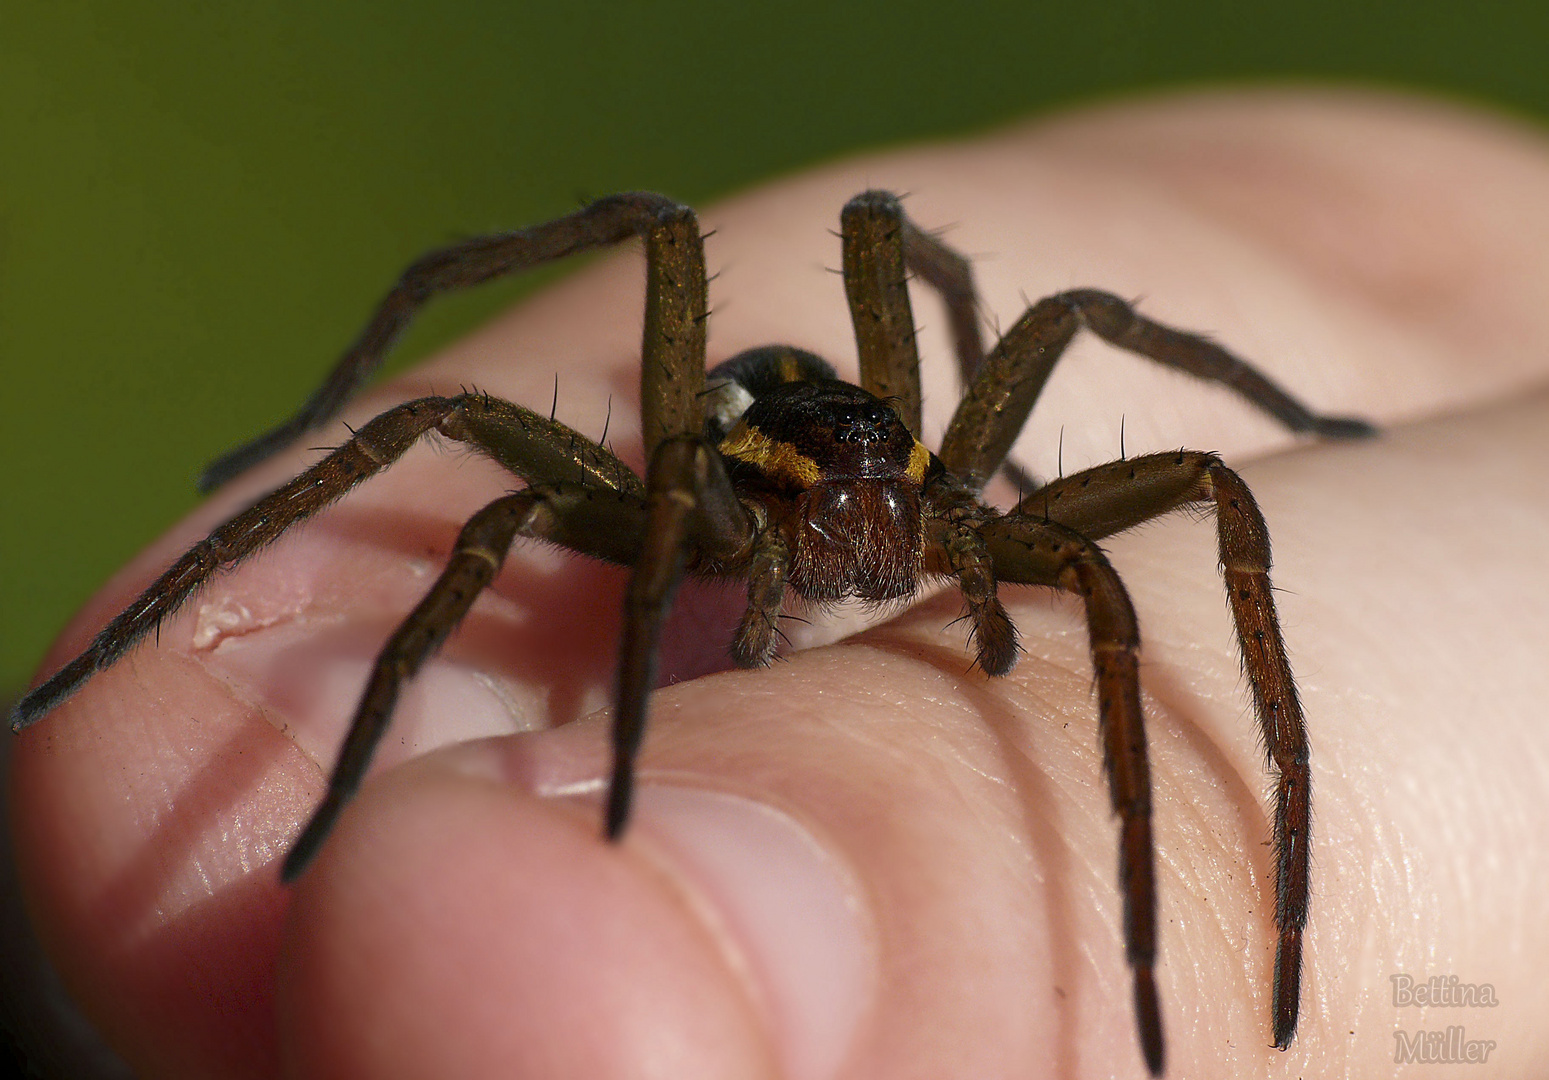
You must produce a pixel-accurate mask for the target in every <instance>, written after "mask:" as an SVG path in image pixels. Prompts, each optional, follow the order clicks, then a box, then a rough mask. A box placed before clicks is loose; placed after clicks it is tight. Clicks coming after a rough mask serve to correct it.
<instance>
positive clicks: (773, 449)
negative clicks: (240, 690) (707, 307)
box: [719, 379, 939, 601]
mask: <svg viewBox="0 0 1549 1080" xmlns="http://www.w3.org/2000/svg"><path fill="white" fill-rule="evenodd" d="M719 450H720V453H721V455H722V457H723V458H725V459H726V464H727V468H728V471H729V472H730V473H731V477H732V481H733V483H734V484H735V485H736V487H737V491H738V493H739V494H740V495H742V496H743V497H744V498H746V499H751V500H754V501H756V502H758V503H759V504H760V505H761V506H762V507H763V508H764V510H765V513H766V515H767V519H768V522H769V524H768V527H769V528H772V529H779V530H780V531H781V532H782V533H783V534H784V536H785V539H786V543H787V546H788V548H789V551H790V566H789V570H788V572H787V575H786V583H787V584H788V585H789V586H790V587H791V588H792V589H794V590H795V591H796V592H797V593H799V594H800V595H802V596H805V597H807V598H809V599H814V600H838V599H843V598H845V597H850V596H855V597H859V598H860V599H862V600H868V601H882V600H894V599H897V598H899V597H903V596H908V595H909V594H910V593H912V592H913V591H914V589H915V585H916V582H917V581H918V580H919V576H920V569H921V559H922V550H923V546H924V517H923V510H922V508H921V502H920V489H921V487H922V485H923V484H924V482H925V477H926V475H927V473H928V472H929V471H930V470H931V469H932V467H933V466H934V467H936V468H939V464H936V463H935V461H934V458H933V456H932V455H931V453H930V451H929V450H927V449H925V447H924V446H923V445H921V444H920V443H919V442H918V441H917V440H916V439H915V437H914V436H913V435H912V434H911V433H910V431H909V429H908V428H906V427H905V426H904V424H903V422H902V421H901V420H899V418H898V414H897V413H896V412H895V411H894V410H893V408H892V407H891V406H890V405H888V404H887V403H886V402H884V401H882V400H880V399H879V398H877V397H876V396H874V395H872V394H870V393H868V392H867V391H865V390H863V389H861V388H860V387H858V386H852V385H850V384H849V383H843V382H838V381H836V380H829V379H822V380H812V381H798V382H791V383H787V384H784V385H781V386H777V387H775V388H773V389H770V390H767V391H766V392H764V393H762V394H760V395H759V396H758V397H757V398H755V400H754V401H753V402H752V404H750V405H749V406H748V409H747V411H746V412H745V413H744V414H743V415H742V419H741V420H740V421H739V422H738V424H737V426H736V427H735V428H733V429H732V431H731V433H730V434H729V435H727V436H726V438H725V440H723V441H722V443H721V445H720V447H719Z"/></svg>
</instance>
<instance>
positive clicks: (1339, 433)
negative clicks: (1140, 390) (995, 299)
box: [940, 289, 1376, 487]
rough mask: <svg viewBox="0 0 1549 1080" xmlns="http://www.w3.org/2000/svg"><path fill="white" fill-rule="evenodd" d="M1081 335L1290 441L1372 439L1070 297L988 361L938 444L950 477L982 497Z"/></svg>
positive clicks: (1352, 424) (1050, 305)
mask: <svg viewBox="0 0 1549 1080" xmlns="http://www.w3.org/2000/svg"><path fill="white" fill-rule="evenodd" d="M1083 326H1085V327H1087V328H1088V329H1090V330H1091V331H1093V332H1094V333H1096V334H1097V335H1098V336H1099V337H1101V338H1102V339H1103V340H1105V341H1107V342H1109V343H1111V344H1113V345H1117V346H1119V347H1120V348H1122V349H1126V350H1128V351H1130V352H1133V353H1136V354H1137V355H1140V356H1144V357H1146V358H1148V359H1151V360H1155V361H1156V362H1157V363H1160V364H1163V365H1165V366H1167V367H1170V368H1175V369H1177V370H1179V371H1184V372H1187V373H1189V374H1191V375H1194V376H1197V377H1199V378H1201V379H1206V380H1209V381H1211V382H1218V383H1221V384H1222V385H1223V386H1225V387H1227V388H1228V389H1231V390H1234V391H1236V392H1237V393H1238V394H1239V395H1241V397H1242V398H1243V399H1244V400H1245V401H1247V402H1248V403H1249V404H1251V405H1254V406H1256V407H1258V408H1259V409H1261V410H1263V411H1264V412H1266V413H1268V414H1269V415H1270V416H1272V417H1274V418H1275V419H1276V420H1278V421H1280V422H1281V423H1282V424H1284V425H1285V426H1286V427H1287V428H1289V429H1290V430H1292V431H1296V432H1307V433H1309V434H1312V435H1317V436H1321V437H1323V438H1334V439H1348V438H1363V437H1366V436H1370V435H1374V434H1375V433H1376V428H1374V427H1372V426H1371V425H1370V424H1368V423H1367V422H1366V421H1364V420H1358V419H1354V418H1349V417H1327V416H1320V415H1319V414H1317V413H1315V412H1313V411H1312V410H1311V409H1308V408H1307V407H1306V406H1305V405H1303V404H1302V403H1301V402H1300V401H1298V400H1297V399H1296V398H1294V397H1292V396H1291V395H1290V394H1289V393H1287V392H1286V391H1285V390H1284V389H1282V388H1281V387H1280V386H1279V385H1278V384H1276V383H1275V382H1274V381H1273V380H1271V379H1269V378H1268V377H1267V376H1265V375H1263V374H1262V373H1260V372H1259V371H1258V370H1257V369H1255V368H1254V367H1253V366H1252V365H1250V364H1248V363H1247V362H1246V361H1244V360H1241V359H1239V358H1238V357H1236V356H1234V355H1232V354H1231V353H1230V352H1228V351H1226V350H1225V349H1223V348H1221V346H1219V345H1217V344H1216V343H1215V342H1213V341H1211V340H1210V339H1208V338H1205V337H1202V336H1200V335H1199V334H1190V333H1186V332H1184V331H1181V330H1174V329H1172V328H1171V327H1167V326H1163V325H1161V324H1160V323H1156V322H1152V321H1151V320H1150V319H1147V318H1146V317H1145V316H1143V315H1141V314H1139V313H1138V312H1137V311H1136V310H1135V309H1134V307H1132V306H1131V305H1130V304H1129V303H1127V302H1125V301H1124V300H1121V299H1120V298H1119V297H1117V296H1114V295H1113V294H1112V293H1106V292H1101V291H1099V290H1097V289H1073V290H1071V291H1069V292H1063V293H1059V294H1058V295H1055V296H1050V297H1046V298H1045V299H1043V300H1040V301H1038V302H1037V303H1036V304H1033V305H1032V306H1031V307H1029V308H1028V309H1027V311H1026V312H1024V313H1023V315H1022V317H1021V318H1019V319H1018V320H1017V321H1016V323H1015V324H1013V325H1012V327H1011V329H1010V330H1008V331H1006V334H1005V336H1004V337H1002V338H1001V339H1000V341H999V342H998V343H997V344H996V345H995V347H994V348H993V349H992V350H991V351H990V355H989V356H988V357H987V358H986V359H985V362H984V364H983V366H982V367H981V368H980V370H979V374H978V375H977V376H976V377H975V379H974V380H973V382H972V383H970V384H969V387H968V391H967V393H966V394H964V396H963V400H962V401H961V402H959V403H958V407H957V412H956V413H954V414H953V417H952V422H951V423H950V424H949V425H948V427H947V432H946V435H945V436H944V437H943V439H942V442H941V451H940V454H941V460H942V462H943V463H944V464H945V465H946V467H947V468H948V469H949V470H950V471H952V472H954V473H956V474H957V475H959V476H962V477H965V478H967V479H969V480H971V481H972V482H973V483H975V484H977V485H978V486H979V487H983V485H984V484H985V483H986V482H987V481H988V480H989V478H990V477H991V476H992V475H994V472H995V470H996V468H998V467H999V466H1000V463H1001V462H1002V461H1004V460H1005V457H1006V454H1007V453H1009V452H1010V450H1011V444H1012V443H1014V442H1015V441H1016V438H1017V436H1018V435H1020V434H1021V432H1022V425H1023V424H1024V423H1025V422H1026V420H1027V417H1028V415H1029V413H1031V411H1032V408H1033V405H1034V403H1035V402H1036V401H1037V400H1038V395H1039V394H1041V393H1042V392H1043V388H1044V385H1045V384H1046V383H1047V382H1048V380H1049V375H1050V374H1051V373H1052V372H1053V370H1054V365H1055V364H1056V363H1058V362H1059V359H1060V357H1061V356H1062V355H1064V352H1065V348H1066V346H1068V345H1069V344H1070V342H1071V339H1072V338H1074V337H1075V335H1076V332H1077V331H1078V330H1079V329H1080V328H1081V327H1083Z"/></svg>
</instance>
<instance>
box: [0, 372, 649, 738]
mask: <svg viewBox="0 0 1549 1080" xmlns="http://www.w3.org/2000/svg"><path fill="white" fill-rule="evenodd" d="M431 430H437V431H439V432H440V433H441V434H443V435H446V436H448V437H450V438H453V439H458V440H460V441H463V442H466V443H468V444H469V445H471V446H472V447H473V448H474V449H476V450H479V451H481V452H483V453H486V454H488V455H489V456H490V457H492V458H494V459H495V460H497V461H499V462H500V463H501V464H503V465H505V466H506V467H507V468H509V469H511V470H512V471H513V472H515V473H517V475H519V476H523V477H525V478H527V479H535V478H538V477H539V476H541V477H542V478H543V479H545V480H547V481H548V482H551V483H574V484H581V485H585V486H588V487H591V488H594V489H596V490H598V491H610V492H618V493H631V492H633V493H636V494H637V495H638V494H643V491H644V489H643V487H642V485H641V483H640V480H639V478H638V477H636V476H635V475H634V473H632V472H630V470H629V468H628V466H626V465H625V464H624V463H623V462H621V461H619V460H618V459H617V458H615V457H614V456H613V455H612V454H610V453H608V452H607V451H606V450H604V449H603V448H602V447H600V446H598V445H596V444H595V443H593V442H591V441H590V440H589V439H587V438H586V437H585V436H583V435H581V434H580V433H578V432H576V431H574V430H572V429H571V428H569V427H567V426H565V425H564V424H561V423H559V422H558V421H555V420H550V419H549V418H548V417H546V416H542V415H540V414H538V413H535V412H533V411H531V410H530V409H524V408H522V407H521V406H520V405H514V404H512V403H510V402H507V401H501V400H500V399H498V398H490V397H485V396H484V395H476V394H464V395H460V396H458V397H451V398H443V397H427V398H419V399H417V400H415V401H409V402H405V403H404V404H402V405H398V406H396V407H394V408H392V409H389V410H387V411H386V412H384V413H382V414H381V415H380V416H378V417H376V418H375V419H373V420H371V421H370V422H368V423H367V424H365V425H364V426H362V427H361V428H360V429H359V430H358V431H356V433H355V435H354V436H353V437H352V438H351V439H350V440H349V441H348V442H346V443H344V444H343V445H342V446H340V447H338V448H337V449H335V450H333V451H331V452H330V453H329V454H328V455H327V456H326V457H324V458H323V459H322V460H321V461H319V462H317V463H316V464H315V465H313V466H312V467H311V468H309V469H307V470H306V471H305V472H303V473H302V474H301V475H299V476H297V477H296V478H295V479H294V480H291V481H290V482H289V483H286V484H284V485H282V486H281V487H279V488H276V489H275V490H274V491H272V492H270V493H269V494H268V495H265V496H264V497H263V498H261V499H259V500H258V501H257V502H255V503H253V504H252V505H251V506H249V507H248V508H247V509H246V510H243V511H241V512H240V513H238V514H236V515H235V516H234V517H231V518H229V519H228V520H226V521H225V522H223V523H222V524H220V525H218V526H216V528H215V529H214V531H212V532H211V533H210V535H209V536H207V537H206V538H205V539H203V540H201V541H199V542H198V543H197V544H195V545H194V546H193V547H191V548H189V549H188V551H186V552H185V553H184V554H183V555H182V556H181V557H180V558H179V559H178V560H177V561H176V562H174V563H173V564H172V566H171V567H169V568H168V569H167V570H166V572H165V573H163V574H162V575H161V576H160V577H159V578H157V579H156V580H155V581H154V582H152V583H151V584H150V585H149V586H148V587H147V588H146V589H145V591H144V592H142V593H141V594H140V595H139V597H137V598H136V599H135V601H134V602H133V603H131V604H130V605H129V606H128V607H127V608H125V609H124V610H123V611H122V612H121V613H120V614H119V615H118V616H116V617H115V618H114V619H113V620H112V621H111V622H109V623H108V624H107V626H105V627H104V628H103V629H102V630H101V631H100V632H99V633H98V634H97V636H96V637H95V638H93V639H92V643H91V644H90V645H89V646H88V647H87V648H86V651H85V652H83V653H81V655H79V656H77V657H76V658H75V659H74V660H71V661H70V662H69V663H68V664H66V665H65V666H64V667H63V668H61V669H60V670H59V671H57V672H56V673H55V674H54V675H53V676H52V677H51V678H49V679H48V681H47V682H45V683H43V684H42V685H41V686H39V687H37V688H36V689H35V690H33V691H32V692H31V693H30V694H28V695H26V696H25V697H23V698H22V699H21V701H19V702H18V703H17V704H16V708H15V710H14V712H13V713H12V715H11V728H12V730H15V731H20V730H21V729H22V728H25V727H27V726H28V725H30V724H33V723H35V722H37V721H38V720H40V719H42V718H43V716H44V715H45V714H46V713H47V712H48V711H49V710H50V709H52V708H54V707H55V706H56V705H58V704H59V703H60V702H62V701H64V700H65V699H66V698H67V697H69V696H70V695H71V694H73V693H75V691H76V690H78V689H79V688H80V687H81V685H82V684H83V683H85V682H86V680H87V679H89V678H91V676H92V675H94V674H96V673H97V672H98V671H101V670H103V669H104V668H106V667H108V666H109V665H111V664H113V663H114V662H115V661H117V660H118V659H119V657H121V656H123V655H124V654H125V653H126V652H128V651H129V650H130V649H131V648H133V647H134V646H135V645H136V644H137V643H139V642H140V641H141V640H142V639H144V638H145V637H146V635H148V634H150V633H151V632H152V631H154V630H155V629H156V628H157V627H158V626H160V625H161V623H162V621H163V620H165V619H166V618H167V617H168V616H169V615H171V614H172V613H173V612H174V611H176V610H177V609H178V608H179V607H180V606H182V604H183V603H184V602H185V601H186V600H188V598H189V597H191V596H192V595H193V594H194V593H195V592H197V591H198V590H199V589H200V588H202V587H203V586H204V584H205V583H206V582H207V581H209V580H210V578H211V577H212V576H214V574H215V573H216V572H217V571H219V570H222V569H225V568H228V567H231V566H234V565H236V564H237V563H239V562H241V561H242V560H243V559H245V558H247V557H248V556H249V555H252V554H253V553H254V552H256V551H258V550H259V549H260V548H262V547H264V546H265V545H266V544H269V543H270V542H272V541H273V540H275V539H276V538H278V537H279V536H280V535H281V534H282V533H283V532H285V530H287V529H289V528H290V527H291V526H293V525H295V524H296V523H297V522H300V521H302V520H304V519H306V518H308V517H311V516H312V515H313V514H315V513H317V512H318V511H319V510H322V509H323V508H324V507H326V506H328V505H329V504H331V503H332V502H334V501H335V500H337V499H339V498H341V497H342V496H344V495H345V494H346V493H347V492H349V491H350V489H351V488H353V487H355V485H357V484H359V483H360V482H361V481H363V480H365V479H367V478H368V477H371V476H373V475H375V474H376V473H377V472H379V471H381V470H382V469H384V468H386V467H387V466H388V465H391V464H392V463H393V462H394V461H396V460H397V459H398V458H399V457H401V456H402V455H403V454H404V452H405V451H407V450H408V449H409V447H411V446H413V445H414V444H415V443H416V442H417V441H419V439H420V437H421V436H423V435H424V434H425V433H426V432H428V431H431ZM571 539H574V538H573V537H572V538H571ZM564 542H567V543H569V542H570V539H567V540H566V541H564ZM572 546H576V545H575V544H572ZM608 557H611V556H608ZM615 561H622V562H625V563H626V564H627V563H628V562H629V561H630V559H629V558H628V557H625V558H622V559H618V558H616V559H615Z"/></svg>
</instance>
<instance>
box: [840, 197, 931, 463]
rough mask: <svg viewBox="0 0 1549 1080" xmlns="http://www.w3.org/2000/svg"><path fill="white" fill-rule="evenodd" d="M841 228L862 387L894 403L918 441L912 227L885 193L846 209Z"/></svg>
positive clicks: (895, 201)
mask: <svg viewBox="0 0 1549 1080" xmlns="http://www.w3.org/2000/svg"><path fill="white" fill-rule="evenodd" d="M839 227H840V238H841V241H842V243H843V247H844V292H845V296H846V297H847V298H848V299H849V301H850V319H851V321H852V322H853V323H854V324H855V344H856V348H857V350H858V351H859V354H860V362H861V380H860V382H861V386H863V387H865V388H866V389H867V390H870V391H871V392H872V393H873V394H875V395H877V397H879V398H883V399H884V400H886V401H888V402H889V403H891V404H892V406H893V408H894V409H896V410H897V411H898V415H899V418H900V419H902V420H903V422H904V426H905V427H907V428H908V429H909V430H910V431H911V432H913V433H914V434H915V435H919V433H920V353H919V350H918V348H917V347H916V346H915V341H914V313H913V310H912V309H911V308H910V306H909V279H908V274H907V272H906V270H905V259H904V246H905V240H904V238H905V235H906V233H907V232H908V231H909V229H910V228H912V227H911V226H908V225H907V221H906V219H905V218H904V211H903V207H901V206H900V205H899V203H898V198H897V196H895V195H893V194H891V193H890V192H886V191H865V192H862V193H861V194H859V195H857V196H855V198H853V199H851V200H850V201H849V202H847V203H845V206H844V210H843V212H842V213H841V214H840V215H839ZM915 231H916V232H917V231H918V230H915Z"/></svg>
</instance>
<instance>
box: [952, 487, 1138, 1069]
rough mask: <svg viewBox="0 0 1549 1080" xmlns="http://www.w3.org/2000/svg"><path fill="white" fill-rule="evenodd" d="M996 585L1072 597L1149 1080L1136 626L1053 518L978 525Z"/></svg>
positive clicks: (1078, 542) (1114, 584) (1114, 578)
mask: <svg viewBox="0 0 1549 1080" xmlns="http://www.w3.org/2000/svg"><path fill="white" fill-rule="evenodd" d="M980 532H981V533H982V535H983V537H984V542H985V544H986V546H987V547H988V549H989V551H990V553H991V556H992V557H993V560H994V566H995V572H996V574H997V575H998V576H999V578H1000V579H1001V580H1002V581H1014V582H1018V583H1021V584H1028V585H1051V586H1053V587H1055V588H1057V589H1061V590H1063V591H1065V592H1070V593H1074V594H1075V595H1077V596H1079V597H1080V598H1081V600H1082V602H1083V603H1084V604H1085V606H1086V619H1087V635H1088V637H1089V639H1090V643H1091V651H1092V669H1093V672H1094V674H1095V676H1096V682H1097V717H1098V729H1099V733H1100V736H1101V738H1102V743H1103V771H1104V772H1105V773H1106V774H1107V777H1108V794H1109V799H1110V802H1111V804H1112V807H1113V812H1114V813H1115V814H1117V815H1118V817H1119V823H1120V825H1119V828H1120V838H1119V887H1120V890H1121V892H1122V893H1123V896H1124V942H1125V952H1126V955H1127V957H1128V959H1129V964H1130V968H1131V969H1132V971H1133V973H1134V984H1135V1017H1136V1021H1137V1024H1138V1026H1139V1031H1140V1045H1141V1051H1142V1053H1143V1054H1144V1055H1145V1059H1146V1065H1147V1067H1148V1068H1149V1069H1150V1070H1151V1073H1152V1075H1153V1076H1159V1075H1161V1072H1162V1059H1163V1046H1162V1016H1161V1009H1160V1005H1159V1003H1158V1000H1157V993H1156V981H1155V978H1154V974H1153V973H1154V969H1155V966H1156V857H1155V846H1154V843H1153V841H1152V836H1151V767H1150V763H1149V761H1148V759H1147V756H1146V730H1145V722H1144V717H1143V715H1142V713H1141V708H1140V672H1139V652H1140V628H1139V624H1138V623H1137V621H1136V619H1135V608H1134V605H1133V604H1131V603H1130V598H1129V593H1128V592H1127V591H1126V590H1125V588H1124V583H1123V582H1122V581H1120V580H1119V575H1118V574H1117V573H1116V572H1115V571H1114V569H1113V567H1112V566H1111V565H1109V563H1108V559H1107V557H1106V556H1104V555H1103V553H1102V552H1101V551H1100V550H1098V547H1097V545H1096V544H1095V543H1093V542H1092V541H1091V540H1089V539H1087V538H1086V537H1084V536H1082V535H1081V534H1080V533H1078V532H1076V531H1075V530H1073V529H1070V528H1067V527H1066V526H1064V525H1061V524H1059V523H1057V522H1053V521H1043V520H1040V519H1034V518H1030V517H1026V516H1022V515H1020V514H1016V513H1013V514H1009V515H1007V516H1005V517H1002V518H996V519H995V520H993V521H990V522H988V523H986V524H985V525H983V526H982V527H981V529H980Z"/></svg>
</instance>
